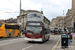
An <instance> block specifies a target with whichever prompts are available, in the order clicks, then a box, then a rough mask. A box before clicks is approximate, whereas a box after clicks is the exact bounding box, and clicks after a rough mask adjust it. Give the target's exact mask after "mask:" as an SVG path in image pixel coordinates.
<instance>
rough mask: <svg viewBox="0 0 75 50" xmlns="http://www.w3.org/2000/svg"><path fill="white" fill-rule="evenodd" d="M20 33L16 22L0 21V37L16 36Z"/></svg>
mask: <svg viewBox="0 0 75 50" xmlns="http://www.w3.org/2000/svg"><path fill="white" fill-rule="evenodd" d="M19 35H20V31H19V26H18V25H17V24H11V23H10V24H6V23H0V37H1V38H2V37H18V36H19Z"/></svg>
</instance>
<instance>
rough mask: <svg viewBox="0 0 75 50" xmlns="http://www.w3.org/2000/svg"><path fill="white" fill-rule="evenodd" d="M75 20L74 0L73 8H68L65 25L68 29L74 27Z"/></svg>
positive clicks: (73, 1) (74, 1) (74, 2)
mask: <svg viewBox="0 0 75 50" xmlns="http://www.w3.org/2000/svg"><path fill="white" fill-rule="evenodd" d="M74 22H75V0H72V9H68V11H67V13H66V18H65V23H66V24H65V26H66V28H68V29H72V28H73V23H74Z"/></svg>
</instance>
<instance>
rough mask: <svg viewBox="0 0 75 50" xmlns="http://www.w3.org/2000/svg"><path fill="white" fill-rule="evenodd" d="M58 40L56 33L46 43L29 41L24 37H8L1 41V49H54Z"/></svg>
mask: <svg viewBox="0 0 75 50" xmlns="http://www.w3.org/2000/svg"><path fill="white" fill-rule="evenodd" d="M58 40H59V38H58V37H55V35H54V36H53V37H51V38H50V40H49V41H46V42H44V43H40V42H28V41H25V40H24V37H22V38H8V39H7V40H5V39H4V40H1V41H0V50H52V48H53V47H54V45H55V44H56V43H57V41H58Z"/></svg>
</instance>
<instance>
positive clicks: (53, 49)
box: [52, 36, 61, 50]
mask: <svg viewBox="0 0 75 50" xmlns="http://www.w3.org/2000/svg"><path fill="white" fill-rule="evenodd" d="M59 38H60V39H59V40H58V41H57V43H56V44H55V46H54V47H53V48H52V50H55V48H56V46H57V45H58V44H59V42H60V40H61V36H59Z"/></svg>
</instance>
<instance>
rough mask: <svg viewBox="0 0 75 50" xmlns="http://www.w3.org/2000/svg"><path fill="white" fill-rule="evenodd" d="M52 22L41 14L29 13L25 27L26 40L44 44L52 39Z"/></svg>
mask: <svg viewBox="0 0 75 50" xmlns="http://www.w3.org/2000/svg"><path fill="white" fill-rule="evenodd" d="M49 25H50V21H49V20H48V19H47V18H46V17H45V16H43V14H40V13H29V14H28V15H27V22H26V27H25V40H28V41H40V42H44V41H45V40H49V38H50V29H49Z"/></svg>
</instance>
